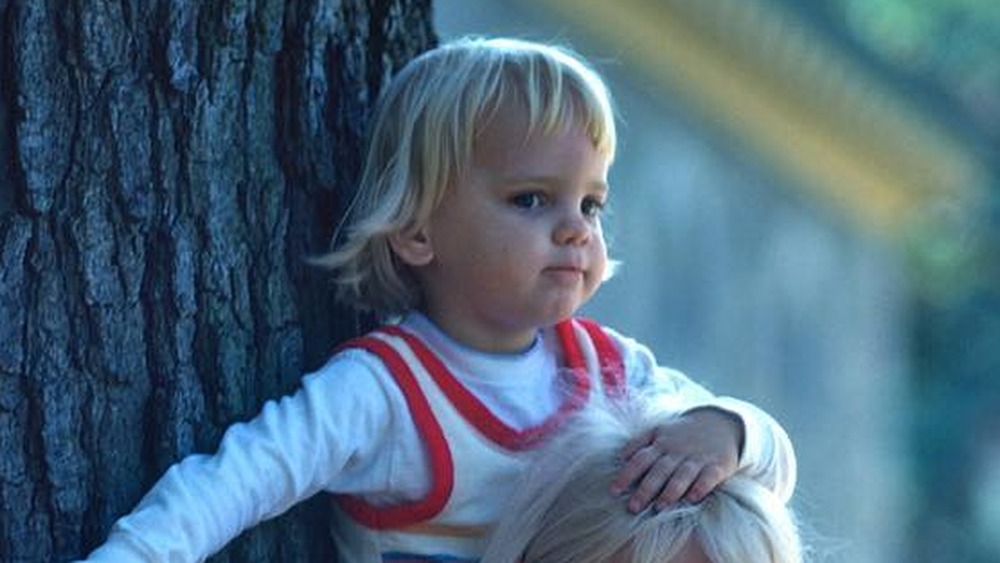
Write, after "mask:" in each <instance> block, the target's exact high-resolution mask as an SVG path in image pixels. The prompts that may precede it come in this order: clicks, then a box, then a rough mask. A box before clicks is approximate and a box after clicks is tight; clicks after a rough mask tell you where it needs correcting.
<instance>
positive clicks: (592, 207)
mask: <svg viewBox="0 0 1000 563" xmlns="http://www.w3.org/2000/svg"><path fill="white" fill-rule="evenodd" d="M580 211H581V212H582V213H583V214H584V216H586V217H597V216H599V215H600V214H601V211H604V202H603V201H601V200H600V199H597V198H596V197H588V198H584V200H583V203H581V204H580Z"/></svg>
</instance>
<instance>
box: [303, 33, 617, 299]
mask: <svg viewBox="0 0 1000 563" xmlns="http://www.w3.org/2000/svg"><path fill="white" fill-rule="evenodd" d="M510 104H513V105H514V107H520V108H524V110H525V111H526V113H527V116H528V130H527V131H526V133H525V138H527V137H530V136H532V135H535V134H539V133H540V134H550V133H553V132H558V131H560V128H564V127H568V126H570V125H580V126H582V127H583V128H584V130H585V131H586V132H587V135H588V136H589V137H590V139H591V141H592V142H593V143H594V146H595V147H596V148H597V150H598V151H599V152H600V153H601V154H602V155H604V156H606V157H607V158H608V161H609V162H610V161H611V160H612V159H613V158H614V153H615V123H614V114H613V111H612V106H611V98H610V95H609V93H608V91H607V88H606V86H605V84H604V82H603V80H602V79H601V77H600V76H599V75H598V74H597V72H596V71H594V70H593V69H592V68H591V67H590V66H588V65H587V64H586V63H585V62H584V61H583V60H582V59H580V58H579V57H578V56H576V55H575V54H573V53H572V52H571V51H569V50H567V49H565V48H562V47H557V46H552V45H546V44H541V43H534V42H529V41H522V40H516V39H484V38H464V39H460V40H457V41H454V42H452V43H447V44H445V45H442V46H440V47H438V48H436V49H432V50H430V51H428V52H426V53H424V54H423V55H421V56H419V57H417V58H415V59H414V60H413V61H411V62H410V63H408V64H407V65H406V66H405V67H404V68H403V69H402V70H401V71H400V73H399V74H398V75H397V76H396V77H395V78H394V79H393V80H392V81H391V82H390V84H389V86H388V87H387V89H386V91H385V92H383V94H382V96H381V98H380V100H379V103H378V105H377V107H376V109H375V114H374V116H373V118H372V124H371V130H370V134H369V141H368V153H367V157H366V160H365V166H364V170H363V172H362V177H361V183H360V185H359V188H358V193H357V196H356V199H355V200H354V202H353V203H352V205H351V208H350V209H349V210H348V213H347V218H346V222H345V223H344V224H343V233H339V231H340V230H341V229H339V228H338V236H339V234H343V235H344V236H345V241H344V242H343V244H342V245H340V246H339V248H335V249H334V250H333V251H331V252H330V253H328V254H326V255H324V256H321V257H319V258H316V259H314V260H313V262H314V263H315V264H317V265H320V266H324V267H327V268H330V269H332V270H334V280H335V282H336V283H337V288H338V292H337V295H338V298H339V299H340V300H341V301H343V302H345V303H349V304H351V305H352V306H354V307H356V308H358V309H362V310H371V311H374V312H375V313H377V314H379V315H382V316H390V315H396V314H400V313H403V312H405V311H407V310H409V309H413V308H417V307H419V306H420V301H421V297H420V295H419V291H418V288H417V284H416V283H415V281H414V278H413V276H412V273H411V272H409V270H408V267H407V266H406V265H404V264H403V263H402V262H401V261H400V260H398V259H397V258H396V256H395V255H394V253H393V251H392V248H391V246H390V237H391V236H393V235H394V234H397V233H405V232H407V231H408V230H411V229H416V228H419V227H420V226H421V225H423V224H424V223H425V222H426V221H427V220H428V218H429V217H430V215H431V213H432V211H433V210H434V209H435V207H437V205H438V204H439V203H440V201H441V199H442V198H443V196H444V194H445V193H446V191H447V190H448V189H454V188H453V187H452V186H454V184H455V180H456V178H458V177H460V175H461V174H462V173H463V171H465V170H467V167H468V166H469V165H470V162H471V160H472V155H473V151H474V150H475V142H476V137H477V135H478V134H479V133H480V132H481V131H482V130H483V129H484V128H485V127H486V126H487V125H488V124H489V122H490V120H491V119H493V118H494V117H495V116H496V114H497V111H498V109H499V108H500V107H501V106H507V105H510Z"/></svg>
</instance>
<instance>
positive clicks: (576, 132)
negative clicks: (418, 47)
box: [90, 38, 795, 563]
mask: <svg viewBox="0 0 1000 563" xmlns="http://www.w3.org/2000/svg"><path fill="white" fill-rule="evenodd" d="M369 137H370V138H369V143H370V144H369V147H368V154H367V160H366V162H365V169H364V172H363V175H362V180H361V185H360V187H359V195H358V198H357V200H356V201H355V203H354V205H353V206H352V208H351V210H350V211H349V214H348V222H347V223H346V224H345V225H344V226H343V229H342V233H341V234H343V235H344V237H343V238H344V241H343V243H342V244H340V245H339V246H338V247H336V248H335V249H334V250H333V251H332V252H331V253H330V254H328V255H327V256H324V257H322V258H320V259H318V262H320V263H321V264H323V265H325V266H327V267H329V268H331V269H332V270H333V272H334V275H335V279H336V281H337V283H338V290H339V296H340V298H342V299H343V300H345V301H346V302H348V303H351V304H353V305H355V306H357V307H359V308H362V309H365V310H370V311H374V312H375V313H376V314H378V315H379V316H380V317H381V318H382V319H384V320H385V322H386V324H385V326H383V327H382V328H380V329H378V330H375V331H374V332H372V333H370V334H368V335H365V336H363V337H361V338H359V339H357V340H354V341H351V342H348V343H345V344H343V345H342V346H341V347H340V348H339V349H338V350H337V352H336V353H335V354H334V356H333V357H332V358H331V359H330V361H329V362H328V363H327V364H326V365H325V366H323V367H322V368H320V369H319V370H318V371H316V372H315V373H312V374H309V375H307V376H305V377H304V378H303V381H302V385H301V389H300V390H299V391H298V392H297V393H295V394H294V395H291V396H289V397H285V398H283V399H281V400H278V401H271V402H268V403H267V404H265V405H264V407H263V409H262V411H261V412H260V414H259V415H258V416H257V417H256V418H254V419H253V420H251V421H249V422H247V423H242V424H236V425H234V426H232V427H231V428H230V429H229V430H228V431H227V432H226V434H225V435H224V437H223V439H222V441H221V444H220V445H219V449H218V451H217V452H216V453H215V454H214V455H192V456H189V457H187V458H186V459H184V460H183V461H181V462H179V463H177V464H176V465H175V466H173V467H172V468H170V469H169V470H168V471H167V472H166V473H165V474H164V475H163V477H162V478H161V479H160V480H159V481H158V482H157V483H156V484H155V485H154V486H153V487H152V489H151V490H150V491H149V492H148V494H147V495H146V496H145V497H144V498H143V499H142V500H141V502H140V503H139V505H138V506H137V507H136V508H135V509H134V510H133V512H132V513H131V514H129V515H126V516H125V517H123V518H121V519H120V520H119V521H118V522H116V523H115V525H114V527H113V529H112V530H111V533H110V536H109V537H108V539H107V542H106V543H105V544H104V545H102V546H100V547H99V548H98V549H97V550H96V551H94V552H93V553H92V554H91V556H90V558H91V560H93V561H197V560H201V559H204V558H205V557H207V556H209V555H210V554H212V553H214V552H215V551H217V550H219V549H220V548H222V547H223V546H224V545H225V544H226V543H227V542H228V541H230V540H231V539H232V538H234V537H236V536H237V535H238V534H239V533H240V532H241V531H243V530H244V529H246V528H248V527H250V526H253V525H255V524H256V523H258V522H261V521H262V520H265V519H268V518H271V517H274V516H276V515H278V514H281V513H282V512H284V511H285V510H287V509H288V508H289V507H291V506H292V505H294V504H295V503H297V502H300V501H302V500H304V499H306V498H308V497H310V496H312V495H314V494H316V493H320V492H326V493H332V494H331V495H330V498H331V502H332V503H333V504H334V506H335V510H334V513H335V514H334V523H333V526H332V533H333V534H334V538H335V541H336V543H337V548H338V553H339V554H340V559H341V560H342V561H347V562H364V563H372V562H378V561H444V560H447V561H452V562H471V561H477V560H478V559H479V558H480V557H481V555H482V552H483V549H484V545H485V538H486V534H487V533H488V531H489V530H490V529H491V527H492V526H493V525H494V524H495V523H496V521H497V520H498V517H499V515H500V512H501V510H502V507H503V506H504V504H505V502H506V501H507V499H508V497H509V495H510V494H511V492H512V491H513V487H514V485H513V483H514V481H515V479H516V477H517V476H518V475H519V474H520V473H521V472H522V471H523V470H524V468H525V467H526V463H527V457H528V456H529V454H530V452H531V451H532V450H533V449H535V448H536V447H537V445H538V444H539V443H540V441H541V440H542V439H543V438H545V437H546V436H549V435H551V434H552V433H553V432H555V431H556V430H557V429H558V428H559V427H560V426H561V425H562V424H563V422H564V421H565V420H566V418H567V416H569V415H570V414H571V413H573V412H576V411H578V410H579V409H581V408H583V407H584V406H585V405H587V404H588V403H589V402H590V401H592V400H593V399H594V398H595V397H619V398H620V397H625V396H628V395H629V394H630V393H635V392H642V393H655V394H657V395H658V396H662V397H664V398H666V399H669V400H670V401H671V402H672V404H673V405H674V406H675V407H676V408H679V409H681V410H682V411H683V414H682V415H681V416H678V417H676V418H675V419H671V420H670V421H669V422H666V423H664V424H661V425H658V426H656V427H653V428H650V429H649V431H648V432H646V433H644V434H642V435H641V436H639V437H638V438H637V439H636V440H634V441H632V442H631V443H629V444H628V446H627V447H626V448H625V449H624V450H623V451H622V452H621V455H622V456H623V459H624V461H623V463H622V465H621V468H620V470H619V471H618V472H617V473H616V475H615V477H614V479H612V480H611V481H609V482H608V483H607V489H608V490H607V494H608V495H620V494H622V493H624V492H627V493H628V494H627V495H626V496H627V500H623V501H622V502H627V503H628V508H629V509H630V510H633V511H641V510H644V509H646V507H648V506H650V505H652V506H654V507H656V508H661V509H662V508H665V507H667V506H669V505H671V504H673V503H675V502H677V501H680V500H685V501H688V502H697V501H699V500H701V499H702V498H703V497H704V496H705V495H706V494H708V493H709V492H710V491H711V490H712V489H714V488H715V487H716V486H717V485H718V484H719V483H721V482H722V481H723V480H724V479H726V478H728V477H729V476H730V475H732V474H734V473H736V472H737V471H740V472H741V473H742V474H744V475H746V476H748V478H751V479H754V480H756V481H757V482H759V483H761V484H762V485H764V486H766V487H768V488H769V489H771V490H772V491H774V493H775V494H776V495H778V496H779V497H781V498H787V497H788V496H789V495H790V494H791V490H792V488H793V486H794V481H795V460H794V455H793V453H792V449H791V445H790V443H789V441H788V438H787V436H786V435H785V433H784V431H783V430H782V429H781V428H780V426H778V425H777V423H775V422H774V421H773V420H772V419H771V418H770V417H768V416H767V415H766V414H765V413H763V412H761V411H760V410H758V409H756V408H754V407H753V406H752V405H749V404H746V403H743V402H740V401H737V400H733V399H725V398H718V397H714V396H712V395H711V394H710V393H709V392H707V391H706V390H705V389H704V388H702V387H700V386H698V385H697V384H695V383H693V382H692V381H690V380H689V379H687V378H686V377H684V376H683V375H682V374H680V373H677V372H675V371H671V370H668V369H665V368H661V367H659V366H658V365H657V363H656V361H655V359H654V358H653V356H652V354H651V353H650V351H649V350H648V349H647V348H646V347H644V346H642V345H641V344H639V343H637V342H635V341H634V340H631V339H629V338H627V337H625V336H622V335H620V334H618V333H617V332H615V331H613V330H611V329H608V328H605V327H602V326H600V325H598V324H596V323H594V322H592V321H589V320H584V319H576V318H574V313H576V311H577V310H578V309H579V308H580V306H581V305H583V304H584V303H585V302H586V301H587V300H588V299H589V298H590V297H591V296H592V295H593V294H594V292H595V291H596V290H597V288H598V287H599V286H600V285H601V283H602V282H603V281H604V280H605V278H606V277H607V276H608V275H609V268H608V256H607V248H606V247H605V243H604V237H603V234H602V231H601V211H602V209H603V208H604V207H605V205H606V204H607V200H608V197H609V194H610V189H609V187H608V184H607V173H608V167H609V166H610V164H611V161H612V159H613V158H614V153H615V125H614V118H613V114H612V107H611V101H610V97H609V95H608V92H607V91H606V89H605V85H604V83H603V81H602V80H601V78H600V77H599V75H598V74H597V73H596V72H595V71H594V70H593V69H591V68H590V67H589V66H588V65H587V64H585V63H584V62H583V61H582V60H581V59H579V58H578V57H576V56H574V55H573V54H571V53H570V52H568V51H567V50H564V49H561V48H557V47H553V46H549V45H545V44H538V43H532V42H526V41H518V40H509V39H478V38H476V39H463V40H459V41H456V42H454V43H450V44H446V45H443V46H441V47H438V48H436V49H434V50H432V51H430V52H427V53H425V54H424V55H422V56H420V57H418V58H416V59H415V60H413V61H412V62H411V63H409V64H408V65H407V66H406V67H404V68H403V69H402V70H401V71H400V73H399V74H398V76H396V77H395V78H394V80H393V81H392V82H391V84H390V85H389V86H388V88H387V90H386V91H385V92H384V93H383V95H382V97H381V98H380V101H379V104H378V106H377V108H376V111H375V114H374V116H373V121H372V129H371V131H370V135H369Z"/></svg>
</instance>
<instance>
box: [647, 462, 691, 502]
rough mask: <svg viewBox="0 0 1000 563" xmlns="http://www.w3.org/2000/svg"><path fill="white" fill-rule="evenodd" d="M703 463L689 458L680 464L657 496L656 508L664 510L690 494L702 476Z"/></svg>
mask: <svg viewBox="0 0 1000 563" xmlns="http://www.w3.org/2000/svg"><path fill="white" fill-rule="evenodd" d="M701 469H702V468H701V465H699V464H698V463H696V462H694V461H692V460H690V459H688V460H685V461H684V462H682V463H680V464H678V465H677V466H676V468H675V469H674V471H673V473H671V474H670V479H669V480H668V481H666V483H665V484H664V485H663V487H662V489H661V490H660V491H659V495H658V496H657V497H656V509H657V510H663V509H665V508H667V507H668V506H670V505H671V504H674V503H675V502H677V501H679V500H681V499H682V498H685V495H689V494H690V490H691V487H692V485H693V484H694V483H695V482H697V481H698V479H699V478H700V476H701Z"/></svg>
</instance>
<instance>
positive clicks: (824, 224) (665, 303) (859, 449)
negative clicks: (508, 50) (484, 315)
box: [434, 0, 1000, 563]
mask: <svg viewBox="0 0 1000 563" xmlns="http://www.w3.org/2000/svg"><path fill="white" fill-rule="evenodd" d="M434 10H435V25H436V28H437V31H438V33H439V34H440V36H441V38H442V40H447V39H449V38H453V37H456V36H460V35H465V34H482V35H495V34H505V35H514V36H517V37H522V38H527V39H535V40H546V41H556V42H559V43H562V44H564V45H567V46H570V47H572V48H573V49H575V50H576V51H578V52H580V53H581V54H583V55H584V56H586V57H587V58H589V59H590V60H591V61H592V62H593V63H594V64H595V66H597V68H598V69H599V70H600V71H602V72H603V73H604V74H605V76H606V78H607V79H608V82H609V83H610V85H611V88H612V91H613V93H614V94H615V96H616V100H617V105H618V109H619V113H620V118H621V119H620V125H621V128H620V151H619V157H618V160H617V162H616V164H615V166H614V168H613V170H612V178H611V181H612V185H613V192H612V193H613V196H612V204H611V209H610V212H609V215H608V218H607V229H608V231H609V234H610V238H611V250H612V254H613V256H614V257H616V258H617V259H619V260H621V261H622V262H623V267H622V268H621V269H620V271H619V274H618V275H617V276H616V277H615V278H614V279H613V280H612V281H610V282H609V283H608V284H606V285H605V286H604V288H603V289H602V290H601V292H600V294H599V296H598V298H597V299H596V300H595V301H594V302H593V303H592V304H591V305H590V306H588V310H587V311H586V313H587V314H589V315H592V316H595V317H597V318H599V319H600V320H601V321H603V322H604V323H606V324H608V325H610V326H613V327H616V328H618V329H620V330H622V331H624V332H625V333H627V334H630V335H632V336H634V337H636V338H638V339H639V340H640V341H643V342H645V343H646V344H648V345H649V346H651V347H652V348H653V349H654V351H655V352H656V354H657V356H658V358H659V360H660V363H662V364H664V365H669V366H672V367H676V368H679V369H681V370H683V371H685V372H687V373H688V374H690V375H691V376H692V377H694V378H695V379H697V380H699V381H701V382H703V383H705V384H706V385H707V386H708V387H709V388H711V389H712V390H713V391H715V392H716V393H718V394H724V395H734V396H737V397H741V398H745V399H748V400H750V401H752V402H754V403H757V404H759V405H760V406H762V407H763V408H765V409H766V410H768V411H769V412H770V413H772V414H773V415H774V416H775V417H776V418H777V419H778V420H779V421H780V422H781V423H782V424H783V425H784V426H785V428H786V429H787V430H788V432H789V434H790V435H791V437H792V440H793V441H794V443H795V445H796V449H797V453H798V456H799V468H800V482H799V487H798V489H797V492H796V496H795V499H794V501H793V503H794V505H793V506H794V508H795V509H796V511H797V512H798V513H799V515H800V516H801V518H802V520H803V523H804V525H805V528H806V530H805V536H806V540H807V542H808V543H809V544H810V545H811V546H812V549H813V554H812V558H811V560H812V561H849V562H852V563H854V562H860V563H864V562H872V563H875V562H878V563H884V562H901V561H935V562H939V561H948V562H987V561H990V562H995V561H1000V3H998V2H995V1H994V0H808V1H793V0H770V1H768V0H699V1H697V2H693V1H684V0H618V1H615V2H610V1H607V0H534V1H533V0H506V1H501V0H436V1H435V2H434Z"/></svg>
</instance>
